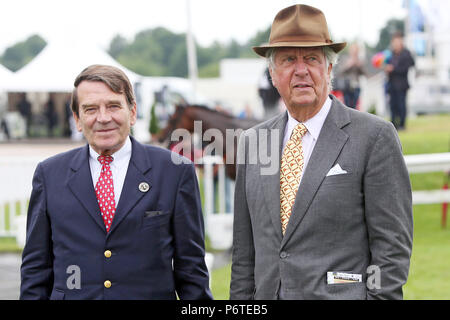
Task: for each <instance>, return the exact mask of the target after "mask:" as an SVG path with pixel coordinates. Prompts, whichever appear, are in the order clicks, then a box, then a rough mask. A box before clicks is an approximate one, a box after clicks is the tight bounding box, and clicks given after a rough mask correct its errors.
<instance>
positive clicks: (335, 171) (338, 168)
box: [327, 163, 348, 177]
mask: <svg viewBox="0 0 450 320" xmlns="http://www.w3.org/2000/svg"><path fill="white" fill-rule="evenodd" d="M347 173H348V172H347V171H345V170H343V169H342V168H341V166H340V165H339V163H336V165H335V166H334V167H333V168H331V169H330V171H328V173H327V177H329V176H336V175H338V174H347Z"/></svg>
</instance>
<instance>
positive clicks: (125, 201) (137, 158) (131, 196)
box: [108, 137, 152, 235]
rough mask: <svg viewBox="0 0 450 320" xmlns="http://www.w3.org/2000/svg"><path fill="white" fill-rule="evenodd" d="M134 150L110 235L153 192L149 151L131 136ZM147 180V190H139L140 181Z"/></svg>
mask: <svg viewBox="0 0 450 320" xmlns="http://www.w3.org/2000/svg"><path fill="white" fill-rule="evenodd" d="M131 143H132V151H131V159H130V163H129V165H128V170H127V174H126V176H125V181H124V185H123V188H122V193H121V195H120V199H119V203H118V205H117V208H116V213H115V214H114V218H113V221H112V224H111V229H110V230H109V232H108V235H110V234H111V233H112V232H113V231H114V230H115V229H116V228H117V226H118V225H119V224H120V223H121V222H122V221H123V219H124V218H125V217H126V216H127V215H128V214H129V213H130V212H131V210H132V209H133V207H134V206H135V205H136V203H137V202H138V201H139V200H140V199H141V198H142V197H143V196H144V195H145V194H146V193H148V192H152V190H151V188H152V185H151V182H150V180H149V178H148V177H146V176H145V173H146V172H147V171H148V170H150V168H151V164H150V160H149V159H148V158H147V153H146V151H145V149H144V147H143V146H142V145H141V144H140V143H139V142H137V141H136V140H135V139H134V138H133V137H131ZM142 182H145V183H147V184H148V185H149V187H150V188H149V190H148V191H147V192H142V191H140V190H139V185H140V183H142Z"/></svg>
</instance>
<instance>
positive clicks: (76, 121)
mask: <svg viewBox="0 0 450 320" xmlns="http://www.w3.org/2000/svg"><path fill="white" fill-rule="evenodd" d="M72 114H73V119H74V120H75V124H76V125H77V130H78V131H79V132H83V127H82V126H81V123H80V118H79V117H78V116H77V114H76V113H75V112H73V111H72Z"/></svg>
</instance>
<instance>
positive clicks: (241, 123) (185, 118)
mask: <svg viewBox="0 0 450 320" xmlns="http://www.w3.org/2000/svg"><path fill="white" fill-rule="evenodd" d="M195 121H201V135H202V137H203V134H204V133H205V132H206V131H207V130H209V129H217V130H219V131H220V133H221V135H222V137H223V138H224V137H228V135H229V132H228V133H227V129H231V130H235V131H234V132H238V134H239V131H238V130H239V129H242V130H245V129H248V128H251V127H253V126H255V125H256V124H258V123H259V122H260V120H257V119H254V118H237V117H234V116H232V115H230V114H227V113H225V112H220V111H217V110H213V109H210V108H208V107H206V106H204V105H181V104H179V105H177V106H176V107H175V112H174V113H173V114H172V116H171V117H170V118H169V121H168V124H167V126H166V127H165V128H164V129H162V130H161V131H160V132H159V133H158V134H156V135H155V136H154V138H156V139H157V140H158V142H159V143H167V141H168V140H169V138H170V137H171V135H172V133H173V132H174V130H176V129H186V130H187V131H188V132H190V133H194V132H196V126H195V123H194V122H195ZM197 128H198V127H197ZM216 132H217V131H216ZM198 133H200V132H198ZM227 134H228V135H227ZM238 139H239V137H238V136H236V135H235V136H233V141H232V143H233V150H232V151H233V152H234V154H233V155H234V159H233V163H227V161H225V159H226V152H227V148H226V146H227V144H228V145H229V143H230V142H229V141H227V143H224V142H225V139H224V140H223V141H222V148H223V149H222V150H221V151H222V156H223V158H224V163H225V172H226V175H227V176H228V177H229V178H230V179H232V180H234V179H235V177H236V165H235V163H236V150H237V142H238ZM202 140H203V139H202ZM214 141H215V140H212V142H211V143H214ZM175 142H178V141H175ZM203 142H204V141H203ZM171 143H173V141H168V143H167V147H168V148H170V146H171ZM202 148H203V147H202Z"/></svg>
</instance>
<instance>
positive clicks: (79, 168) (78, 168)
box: [67, 145, 106, 233]
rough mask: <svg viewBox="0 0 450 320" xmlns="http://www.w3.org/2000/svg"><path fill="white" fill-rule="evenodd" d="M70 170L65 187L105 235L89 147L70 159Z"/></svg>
mask: <svg viewBox="0 0 450 320" xmlns="http://www.w3.org/2000/svg"><path fill="white" fill-rule="evenodd" d="M70 169H71V174H70V175H69V179H68V181H67V186H68V187H69V189H70V190H71V191H72V193H73V195H74V196H75V198H77V199H78V201H79V202H80V204H81V205H82V206H83V207H84V208H85V209H86V211H87V212H88V213H89V215H90V216H91V217H92V219H93V220H94V221H95V223H96V224H97V225H98V226H99V227H100V228H101V229H102V230H103V231H104V232H105V233H106V229H105V224H104V223H103V220H102V218H101V214H100V208H99V206H98V202H97V197H96V195H95V189H94V184H93V182H92V175H91V169H90V167H89V147H88V146H87V145H86V147H84V148H81V149H80V151H79V152H78V153H77V154H76V155H75V157H73V158H72V161H71V162H70Z"/></svg>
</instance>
